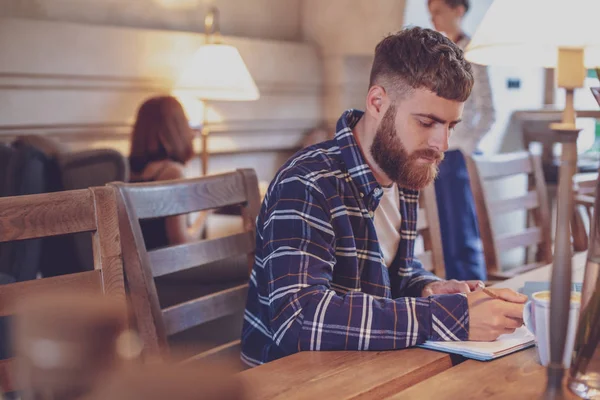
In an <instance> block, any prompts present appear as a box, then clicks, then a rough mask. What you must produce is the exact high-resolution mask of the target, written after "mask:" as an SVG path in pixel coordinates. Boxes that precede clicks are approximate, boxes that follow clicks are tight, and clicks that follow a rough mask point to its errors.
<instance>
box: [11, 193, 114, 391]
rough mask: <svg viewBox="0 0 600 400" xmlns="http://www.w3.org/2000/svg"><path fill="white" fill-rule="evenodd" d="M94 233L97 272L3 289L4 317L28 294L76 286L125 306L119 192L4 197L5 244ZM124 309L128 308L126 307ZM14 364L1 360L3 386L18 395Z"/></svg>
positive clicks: (29, 282)
mask: <svg viewBox="0 0 600 400" xmlns="http://www.w3.org/2000/svg"><path fill="white" fill-rule="evenodd" d="M79 232H91V234H92V235H91V237H92V248H93V257H94V270H92V271H86V272H81V273H76V274H69V275H63V276H58V277H53V278H44V279H37V280H33V281H26V282H19V283H11V284H6V285H0V316H3V317H4V316H8V315H12V314H14V312H15V303H16V302H18V301H19V299H22V298H24V297H26V296H30V295H34V294H35V295H38V294H40V293H44V292H54V291H61V290H64V289H72V288H74V287H76V288H78V289H79V290H81V291H93V292H98V293H104V294H105V295H109V296H111V297H114V298H116V299H119V300H122V301H123V302H125V289H124V282H123V265H122V259H121V246H120V243H119V229H118V220H117V208H116V199H115V192H114V190H113V189H111V188H108V187H106V188H91V189H84V190H73V191H65V192H56V193H45V194H37V195H30V196H17V197H4V198H0V242H9V241H13V240H26V239H32V238H40V237H47V236H55V235H64V234H72V233H79ZM124 306H125V305H124ZM16 386H17V385H16V382H15V379H14V362H13V361H12V360H11V359H9V360H2V361H0V387H1V388H2V389H3V390H4V391H6V392H10V391H15V390H18V389H19V388H18V387H16Z"/></svg>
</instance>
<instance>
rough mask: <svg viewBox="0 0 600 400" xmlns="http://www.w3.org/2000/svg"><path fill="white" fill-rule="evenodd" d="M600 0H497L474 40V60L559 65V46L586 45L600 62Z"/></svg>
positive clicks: (594, 62)
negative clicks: (599, 21) (599, 20)
mask: <svg viewBox="0 0 600 400" xmlns="http://www.w3.org/2000/svg"><path fill="white" fill-rule="evenodd" d="M599 18H600V0H495V1H494V2H493V3H492V5H491V6H490V8H489V10H488V12H487V13H486V15H485V17H484V18H483V20H482V21H481V24H480V25H479V27H478V28H477V30H476V32H475V34H474V35H473V39H472V40H471V43H469V45H468V46H467V49H466V58H467V60H469V61H471V62H473V63H475V64H484V65H510V66H532V67H533V66H536V67H548V68H552V67H556V65H557V61H558V48H559V47H569V48H583V49H584V51H585V66H586V67H587V68H594V67H597V66H600V30H599V29H598V26H599V23H598V19H599Z"/></svg>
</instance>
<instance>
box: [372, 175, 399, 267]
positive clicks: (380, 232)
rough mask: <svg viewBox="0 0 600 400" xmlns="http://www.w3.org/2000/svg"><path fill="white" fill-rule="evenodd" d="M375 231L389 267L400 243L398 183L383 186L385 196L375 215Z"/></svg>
mask: <svg viewBox="0 0 600 400" xmlns="http://www.w3.org/2000/svg"><path fill="white" fill-rule="evenodd" d="M373 219H374V222H375V231H376V232H377V239H378V240H379V246H380V247H381V251H382V253H383V260H384V261H385V265H387V266H388V267H389V266H390V265H392V262H393V261H394V257H396V253H397V252H398V246H399V245H400V225H401V223H402V215H401V214H400V194H399V193H398V185H396V184H393V185H392V186H390V187H387V188H386V187H384V188H383V196H382V197H381V201H380V202H379V206H378V207H377V209H376V210H375V214H374V216H373Z"/></svg>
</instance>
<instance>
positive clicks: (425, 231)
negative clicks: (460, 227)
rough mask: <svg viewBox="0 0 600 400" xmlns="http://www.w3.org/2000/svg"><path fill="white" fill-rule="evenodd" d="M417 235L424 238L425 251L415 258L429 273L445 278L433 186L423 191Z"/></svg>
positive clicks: (420, 200) (420, 198) (438, 219)
mask: <svg viewBox="0 0 600 400" xmlns="http://www.w3.org/2000/svg"><path fill="white" fill-rule="evenodd" d="M417 234H418V235H421V236H422V238H423V247H424V250H425V251H424V252H423V253H420V254H415V257H416V258H418V259H419V261H421V263H422V264H423V268H425V269H426V270H427V271H430V272H433V273H434V274H435V275H437V276H439V277H440V278H445V276H446V269H445V264H444V249H443V248H442V235H441V232H440V218H439V216H438V208H437V200H436V197H435V186H434V185H433V184H431V185H428V186H427V187H426V188H425V189H423V190H421V194H420V197H419V211H418V216H417Z"/></svg>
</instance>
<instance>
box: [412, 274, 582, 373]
mask: <svg viewBox="0 0 600 400" xmlns="http://www.w3.org/2000/svg"><path fill="white" fill-rule="evenodd" d="M549 289H550V282H525V285H524V286H523V287H522V288H520V289H519V292H521V293H523V294H526V295H527V296H528V297H529V299H531V295H532V294H533V293H535V292H540V291H542V290H549ZM572 290H574V291H578V292H580V291H581V283H573V289H572ZM534 344H535V336H534V335H533V333H531V332H530V331H529V329H527V328H526V327H525V326H522V327H520V328H519V329H517V330H515V331H514V332H513V333H511V334H510V335H501V336H500V337H499V338H498V339H497V340H496V341H494V342H430V341H427V342H425V343H423V344H422V345H419V346H418V347H422V348H424V349H431V350H439V351H444V352H447V353H454V354H460V355H462V356H464V357H467V358H473V359H475V360H480V361H489V360H493V359H495V358H498V357H502V356H505V355H507V354H510V353H514V352H515V351H518V350H522V349H525V348H527V347H531V346H533V345H534Z"/></svg>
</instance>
